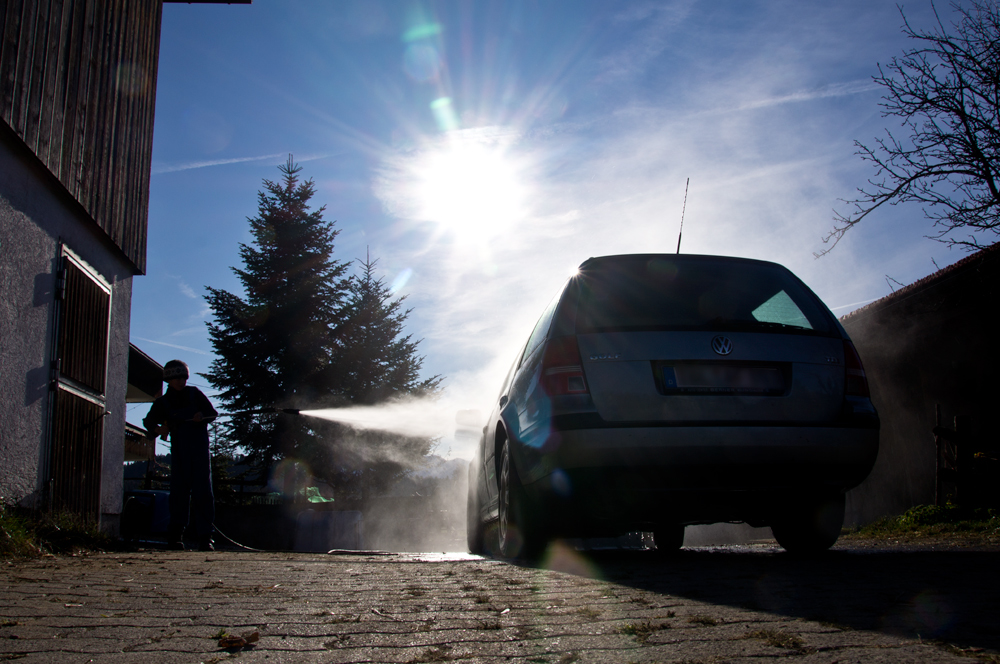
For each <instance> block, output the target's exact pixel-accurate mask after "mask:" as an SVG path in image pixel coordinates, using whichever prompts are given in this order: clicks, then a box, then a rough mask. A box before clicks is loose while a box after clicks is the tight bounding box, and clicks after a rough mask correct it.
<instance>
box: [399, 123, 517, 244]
mask: <svg viewBox="0 0 1000 664" xmlns="http://www.w3.org/2000/svg"><path fill="white" fill-rule="evenodd" d="M414 176H415V182H414V185H415V191H414V193H415V198H416V203H417V216H418V218H420V219H423V220H426V221H431V222H433V223H435V224H437V225H438V226H439V227H440V229H441V230H442V231H444V232H446V233H449V234H452V235H453V236H454V237H455V239H456V240H458V241H460V242H472V243H475V242H485V241H487V240H489V239H490V238H492V237H494V236H495V235H497V234H499V233H501V232H503V231H504V230H505V229H509V227H510V225H511V224H513V223H515V222H516V221H518V220H519V219H520V218H521V217H522V216H523V214H524V210H523V207H524V198H525V186H524V184H523V177H522V176H521V173H520V168H519V166H518V164H517V162H516V160H515V159H513V158H512V157H511V156H510V155H509V154H508V153H507V152H506V151H505V150H504V149H503V148H501V147H498V146H493V145H484V144H481V143H475V142H468V141H462V140H454V141H446V142H444V143H443V144H442V145H440V146H438V147H435V148H433V149H431V150H429V151H427V152H426V153H424V155H423V157H422V159H420V160H419V162H418V163H417V164H415V168H414Z"/></svg>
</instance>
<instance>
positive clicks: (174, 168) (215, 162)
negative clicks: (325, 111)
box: [152, 152, 339, 175]
mask: <svg viewBox="0 0 1000 664" xmlns="http://www.w3.org/2000/svg"><path fill="white" fill-rule="evenodd" d="M337 154H339V153H338V152H322V153H315V154H307V155H305V156H296V157H295V162H296V163H299V164H301V163H304V162H307V161H316V160H317V159H326V158H327V157H333V156H336V155H337ZM287 156H288V153H287V152H275V153H274V154H264V155H260V156H258V157H233V158H231V159H211V160H208V161H189V162H184V163H182V164H158V165H157V164H154V165H153V169H152V173H153V175H160V174H162V173H177V172H179V171H190V170H194V169H196V168H208V167H209V166H225V165H227V164H241V163H244V162H248V161H264V160H267V159H280V158H284V157H287Z"/></svg>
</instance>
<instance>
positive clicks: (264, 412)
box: [184, 408, 301, 422]
mask: <svg viewBox="0 0 1000 664" xmlns="http://www.w3.org/2000/svg"><path fill="white" fill-rule="evenodd" d="M272 413H284V414H285V415H299V414H301V411H300V410H299V409H298V408H261V409H259V410H238V411H236V412H234V413H219V414H218V415H216V417H232V416H233V415H270V414H272ZM212 419H215V418H212ZM184 421H185V422H194V420H184ZM201 421H202V422H208V421H210V420H209V418H202V420H201Z"/></svg>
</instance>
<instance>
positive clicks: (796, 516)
mask: <svg viewBox="0 0 1000 664" xmlns="http://www.w3.org/2000/svg"><path fill="white" fill-rule="evenodd" d="M802 505H803V507H801V508H798V509H794V510H792V511H791V512H789V513H788V514H786V515H785V517H784V518H782V519H780V520H778V521H777V522H776V523H775V524H773V525H772V526H771V533H772V534H773V535H774V539H776V540H778V544H780V545H781V546H782V548H784V549H785V550H786V551H788V552H789V553H796V554H815V553H822V552H823V551H826V550H827V549H829V548H830V547H831V546H833V545H834V543H835V542H836V541H837V538H838V537H840V531H841V529H842V528H843V527H844V506H845V497H844V494H839V495H836V496H824V497H821V498H813V499H811V500H804V501H802Z"/></svg>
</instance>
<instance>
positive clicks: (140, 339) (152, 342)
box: [133, 337, 211, 355]
mask: <svg viewBox="0 0 1000 664" xmlns="http://www.w3.org/2000/svg"><path fill="white" fill-rule="evenodd" d="M133 338H134V339H137V340H139V341H144V342H146V343H147V344H159V345H161V346H168V347H170V348H176V349H177V350H186V351H188V352H189V353H197V354H198V355H211V353H209V352H208V351H206V350H198V349H197V348H189V347H187V346H178V345H177V344H168V343H167V342H166V341H154V340H153V339H143V338H142V337H133Z"/></svg>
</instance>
